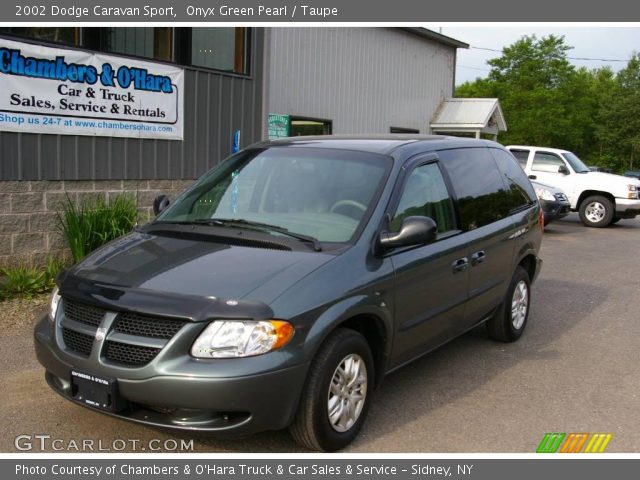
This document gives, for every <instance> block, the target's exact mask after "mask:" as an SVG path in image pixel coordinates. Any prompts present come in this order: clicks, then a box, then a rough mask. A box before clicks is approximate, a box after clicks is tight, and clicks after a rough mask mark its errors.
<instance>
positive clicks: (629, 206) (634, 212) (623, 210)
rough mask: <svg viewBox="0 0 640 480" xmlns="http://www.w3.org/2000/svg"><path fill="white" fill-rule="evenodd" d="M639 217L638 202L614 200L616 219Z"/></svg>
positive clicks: (639, 204)
mask: <svg viewBox="0 0 640 480" xmlns="http://www.w3.org/2000/svg"><path fill="white" fill-rule="evenodd" d="M638 215H640V200H631V199H628V198H616V217H620V218H634V217H636V216H638Z"/></svg>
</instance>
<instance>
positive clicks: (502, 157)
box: [490, 148, 536, 211]
mask: <svg viewBox="0 0 640 480" xmlns="http://www.w3.org/2000/svg"><path fill="white" fill-rule="evenodd" d="M490 151H491V153H492V155H493V158H495V160H496V163H497V164H498V169H499V170H500V172H501V173H502V175H503V177H504V181H505V183H506V184H507V187H508V193H509V207H510V210H511V211H513V210H517V209H519V208H522V207H525V206H527V205H530V204H531V203H533V202H535V200H536V192H535V190H534V189H533V186H532V185H531V182H529V179H528V178H527V176H526V175H525V173H524V172H523V171H522V169H521V168H520V167H519V166H518V164H517V162H516V160H515V159H514V158H513V157H512V156H511V155H510V154H509V152H507V151H506V150H500V149H497V148H491V149H490Z"/></svg>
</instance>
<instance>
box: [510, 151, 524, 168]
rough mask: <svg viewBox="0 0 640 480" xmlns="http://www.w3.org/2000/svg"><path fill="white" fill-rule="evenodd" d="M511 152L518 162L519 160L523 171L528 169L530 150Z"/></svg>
mask: <svg viewBox="0 0 640 480" xmlns="http://www.w3.org/2000/svg"><path fill="white" fill-rule="evenodd" d="M510 152H511V153H512V154H513V156H514V157H516V160H518V163H519V164H520V166H521V167H522V169H523V170H524V169H525V168H527V160H528V158H529V150H510Z"/></svg>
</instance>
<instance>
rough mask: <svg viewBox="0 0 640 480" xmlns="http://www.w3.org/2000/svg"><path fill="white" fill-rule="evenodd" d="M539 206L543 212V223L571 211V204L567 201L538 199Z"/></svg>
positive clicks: (561, 216)
mask: <svg viewBox="0 0 640 480" xmlns="http://www.w3.org/2000/svg"><path fill="white" fill-rule="evenodd" d="M540 206H541V207H542V212H543V213H544V221H545V225H546V224H547V223H549V222H552V221H554V220H558V219H560V218H563V217H566V216H567V215H569V213H570V212H571V204H570V203H569V201H558V200H555V201H550V200H540Z"/></svg>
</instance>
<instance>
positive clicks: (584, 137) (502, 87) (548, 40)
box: [456, 35, 598, 153]
mask: <svg viewBox="0 0 640 480" xmlns="http://www.w3.org/2000/svg"><path fill="white" fill-rule="evenodd" d="M570 49H571V47H569V46H567V45H566V44H565V41H564V37H558V36H555V35H550V36H548V37H543V38H541V39H538V38H537V37H536V36H535V35H533V36H525V37H523V38H521V39H520V40H518V41H516V42H515V43H514V44H512V45H510V46H508V47H506V48H505V49H504V50H503V53H502V56H500V57H498V58H495V59H492V60H489V62H488V63H489V65H490V66H491V71H490V72H489V75H488V78H486V79H478V80H476V81H475V82H468V83H465V84H463V85H461V86H460V87H459V88H458V89H457V91H456V95H457V96H461V97H472V96H473V97H476V96H489V97H497V98H498V99H499V100H500V103H501V105H502V109H503V111H504V114H505V117H506V119H507V125H508V131H507V132H504V133H502V134H500V137H499V138H500V141H501V142H503V143H521V144H533V145H548V146H555V147H560V148H567V149H569V150H574V151H576V152H578V153H584V152H585V151H586V149H587V148H588V146H589V144H590V143H591V142H592V141H593V129H594V124H593V122H594V117H595V113H596V111H597V108H598V104H597V102H596V101H594V99H593V97H592V96H590V93H589V91H590V84H591V74H590V73H589V72H588V71H587V70H585V69H579V70H577V69H576V68H575V67H574V66H573V65H571V63H570V62H569V60H568V59H567V52H568V51H569V50H570Z"/></svg>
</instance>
